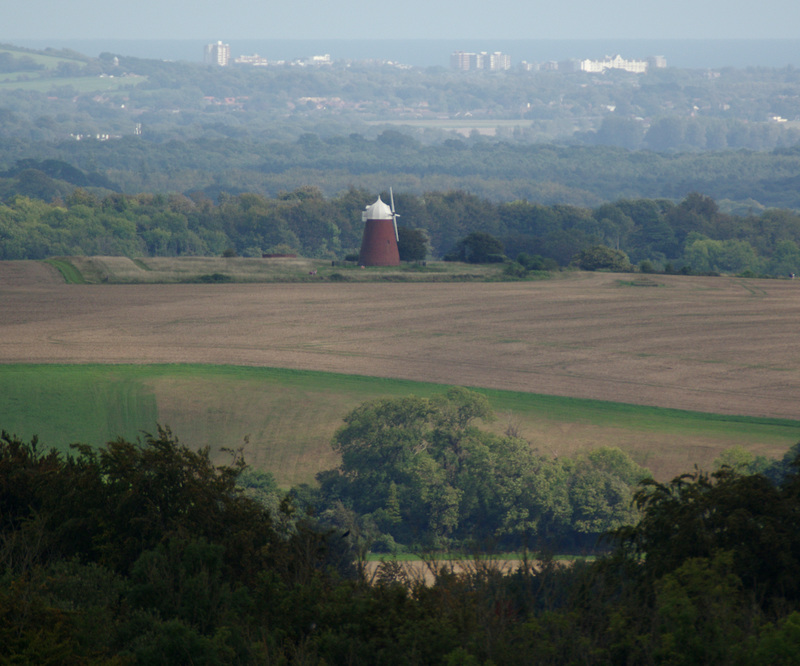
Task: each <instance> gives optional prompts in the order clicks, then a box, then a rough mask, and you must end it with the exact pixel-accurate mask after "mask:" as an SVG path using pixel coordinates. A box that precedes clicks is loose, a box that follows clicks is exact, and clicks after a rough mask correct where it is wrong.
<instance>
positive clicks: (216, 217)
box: [0, 162, 800, 277]
mask: <svg viewBox="0 0 800 666" xmlns="http://www.w3.org/2000/svg"><path fill="white" fill-rule="evenodd" d="M27 166H29V167H34V166H38V167H40V168H39V169H33V168H29V169H27V170H25V171H22V172H20V174H19V177H18V187H21V188H22V189H23V190H24V189H25V187H24V185H25V184H27V185H28V186H31V185H33V184H37V185H40V186H41V187H42V188H52V187H53V186H54V183H55V180H54V179H53V178H51V177H49V176H46V175H44V172H43V170H50V171H51V172H55V171H59V172H60V173H62V175H63V174H64V173H65V172H68V171H69V168H70V167H69V166H68V165H65V164H63V163H59V162H46V163H41V164H40V163H32V162H29V163H28V164H27ZM76 173H78V174H79V175H83V174H80V172H76ZM76 179H77V178H76ZM27 191H28V192H29V196H23V195H21V194H15V195H12V196H10V197H9V198H8V199H7V200H6V202H5V203H3V204H0V259H42V258H46V257H49V256H62V255H125V256H129V257H142V256H192V255H212V256H213V255H217V256H219V255H222V254H223V253H226V254H228V255H238V256H248V257H260V256H261V255H262V253H298V254H300V255H303V256H307V257H315V258H325V259H343V258H344V257H346V256H348V255H350V254H352V253H353V252H357V250H358V248H359V246H360V243H361V234H362V231H363V225H362V224H361V221H360V212H361V211H362V210H363V209H364V207H365V206H366V205H368V204H370V203H372V202H373V201H374V200H375V198H376V196H377V195H376V194H373V193H370V192H367V191H364V190H357V189H349V190H347V191H346V192H344V193H343V194H341V195H339V196H337V197H332V198H325V197H324V196H323V195H322V194H321V192H320V191H319V190H317V189H315V188H302V189H299V190H295V191H293V192H285V193H282V194H281V195H280V196H278V197H276V198H272V199H270V198H266V197H263V196H260V195H256V194H239V195H220V196H219V198H218V202H217V203H215V202H213V201H212V200H210V199H209V198H207V197H206V196H204V195H202V194H196V195H193V196H188V197H187V196H184V195H159V194H155V195H153V194H140V195H124V194H109V195H106V196H105V197H102V198H100V197H98V196H95V195H94V194H92V193H91V192H89V191H87V190H85V189H83V188H77V189H75V188H73V189H72V190H71V191H70V190H66V191H65V192H64V196H63V198H60V196H59V195H56V198H55V199H54V200H52V201H50V202H47V201H44V200H42V199H39V198H34V195H35V194H36V193H35V192H31V191H30V190H27ZM39 194H41V192H39ZM383 196H384V199H386V200H388V197H387V193H385V192H384V193H383ZM395 203H396V207H397V210H398V211H399V212H401V218H400V224H401V225H402V226H401V229H402V230H403V235H402V236H401V251H403V252H404V256H408V258H411V259H424V258H426V256H428V257H430V258H436V257H442V256H445V257H446V258H454V259H462V260H473V261H474V260H476V258H477V257H478V256H479V255H477V254H471V255H470V256H469V257H468V256H467V255H466V254H465V252H464V248H465V246H464V241H465V239H468V238H470V237H472V238H474V235H475V234H483V235H484V236H489V237H491V239H492V240H493V241H494V243H495V246H496V249H495V250H494V251H493V252H494V254H495V255H497V256H496V257H495V258H500V259H502V255H505V257H508V258H509V259H511V260H517V259H519V258H520V256H522V257H523V261H522V262H521V263H525V262H526V260H525V257H527V258H531V257H539V258H540V259H541V260H542V261H540V262H539V268H550V269H553V268H558V267H559V266H562V267H564V266H568V265H570V263H572V262H575V261H576V260H578V259H579V258H580V257H581V253H584V252H587V251H589V250H591V249H593V248H597V247H598V246H600V247H604V248H606V249H611V250H614V251H615V252H616V251H619V252H618V253H621V254H620V257H621V260H620V261H619V262H611V263H603V262H600V263H597V262H595V263H592V262H591V261H586V262H580V261H579V262H578V265H579V266H580V267H581V268H585V269H590V270H591V269H596V268H612V269H616V270H626V269H627V268H629V267H630V265H631V264H633V265H636V266H639V267H640V268H642V269H643V270H650V271H655V270H664V271H679V270H684V271H685V272H694V273H733V274H742V273H747V274H751V275H772V276H783V277H786V276H788V275H790V274H792V273H797V272H800V215H798V214H796V213H793V212H791V211H788V210H779V209H769V210H766V211H763V212H761V213H758V214H755V213H753V214H749V215H732V214H727V213H723V212H721V211H720V210H719V207H718V206H717V204H716V203H715V202H714V201H713V200H711V199H710V198H708V197H705V196H702V195H699V194H697V193H692V194H690V195H689V196H687V197H686V198H685V199H683V200H682V201H681V202H679V203H677V204H676V203H673V202H671V201H668V200H665V199H658V200H650V199H638V200H626V199H623V200H619V201H616V202H614V203H608V204H603V205H600V206H598V207H596V208H583V207H577V206H567V205H552V206H545V205H541V204H536V203H532V202H529V201H513V202H510V203H502V204H496V203H493V202H491V201H489V200H486V199H481V198H479V197H477V196H475V195H472V194H468V193H466V192H463V191H447V192H427V193H425V194H424V195H421V196H417V195H414V194H410V193H403V192H398V193H397V194H396V195H395ZM412 230H413V233H412ZM404 243H405V246H404ZM495 246H493V247H495ZM405 250H408V251H409V254H408V255H406V254H405ZM411 250H413V252H412V251H411ZM528 267H530V266H528ZM519 274H520V275H522V276H524V271H522V272H521V273H519ZM507 275H508V276H510V277H511V276H514V275H515V273H514V271H513V270H509V271H508V272H507Z"/></svg>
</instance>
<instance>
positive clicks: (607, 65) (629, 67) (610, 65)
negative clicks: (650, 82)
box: [578, 55, 647, 74]
mask: <svg viewBox="0 0 800 666" xmlns="http://www.w3.org/2000/svg"><path fill="white" fill-rule="evenodd" d="M578 69H579V70H580V71H581V72H602V71H604V70H606V69H622V70H625V71H626V72H632V73H634V74H645V73H646V72H647V61H646V60H625V58H623V57H622V56H621V55H615V56H614V57H613V58H612V57H610V56H606V57H605V59H603V60H588V59H587V60H581V61H579V63H578Z"/></svg>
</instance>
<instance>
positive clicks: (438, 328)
mask: <svg viewBox="0 0 800 666" xmlns="http://www.w3.org/2000/svg"><path fill="white" fill-rule="evenodd" d="M120 261H125V262H127V264H126V265H128V266H130V265H133V266H134V267H136V270H141V271H142V272H149V271H151V270H158V262H154V260H146V264H145V266H146V270H145V269H144V268H141V266H138V263H139V262H130V261H129V260H120ZM198 261H201V260H198ZM256 261H257V260H256ZM215 266H216V267H218V266H219V264H213V263H209V264H203V267H202V270H204V271H206V270H212V269H213V268H214V267H215ZM356 272H357V274H359V275H365V276H366V275H369V274H370V273H371V271H369V270H366V271H360V272H359V271H356ZM81 275H86V273H85V272H83V271H81ZM98 275H99V274H98ZM372 275H373V277H374V278H375V279H376V280H377V281H375V282H372V283H360V282H352V283H351V282H346V281H345V282H332V281H327V280H322V281H319V282H316V283H315V284H304V283H297V284H293V283H280V282H273V283H263V282H262V283H253V284H239V283H228V284H142V285H133V284H130V285H126V284H65V283H64V281H63V278H61V276H60V275H59V273H58V271H57V270H56V268H54V267H53V266H51V265H47V264H44V263H38V262H0V308H1V309H2V313H3V317H2V318H1V319H0V364H4V365H2V366H0V375H2V386H0V390H2V395H3V400H4V402H3V403H2V404H1V405H0V408H1V409H2V411H1V412H0V427H3V428H6V429H11V430H17V431H18V432H19V433H20V434H21V435H24V436H26V437H27V436H30V435H32V434H33V433H34V432H38V433H39V434H40V435H41V436H42V438H43V439H47V440H49V442H48V443H51V444H52V443H56V442H55V440H56V439H57V440H58V443H59V444H60V445H64V444H65V443H66V442H67V441H68V440H70V439H80V440H91V441H92V442H97V441H103V440H104V439H106V438H108V437H109V436H114V435H117V434H123V435H125V436H132V434H135V433H136V431H137V430H140V429H145V430H152V429H153V428H154V427H155V423H156V421H158V422H161V423H162V424H168V425H170V426H172V427H173V428H174V429H175V431H176V432H177V433H178V435H179V436H181V437H182V438H183V439H184V440H185V441H187V442H190V443H192V444H196V445H205V444H208V445H210V446H211V447H212V449H214V450H217V449H218V448H219V447H220V446H222V445H225V446H238V445H239V444H241V442H242V441H243V440H244V437H245V436H246V435H249V436H250V445H249V449H248V458H249V459H250V460H251V462H253V464H256V465H257V466H259V467H262V468H266V469H270V470H272V471H273V472H274V473H275V474H276V476H277V477H278V478H279V479H280V480H281V482H282V483H294V482H296V481H299V480H308V479H310V478H311V477H312V476H313V473H314V472H315V471H317V470H319V469H325V468H327V467H330V466H332V465H333V464H335V458H334V456H333V454H332V453H331V452H330V450H329V449H328V442H329V440H330V436H331V434H332V433H333V431H334V430H335V428H336V427H337V425H338V424H339V423H340V420H341V418H342V416H344V415H345V414H346V413H347V411H349V410H350V409H352V408H353V407H355V406H356V405H357V404H359V403H360V402H361V401H363V400H364V399H367V398H370V397H373V396H378V395H401V394H406V393H411V392H413V393H422V394H426V393H429V392H431V391H436V390H441V389H440V388H439V386H441V385H461V386H470V387H481V390H484V391H486V393H487V395H489V397H490V399H491V400H492V403H493V405H494V407H495V409H496V410H497V412H498V417H499V420H498V422H497V423H496V424H495V425H494V426H493V427H495V428H497V429H499V430H502V429H504V428H505V427H506V426H507V425H508V424H509V423H512V424H514V425H515V427H516V428H517V429H518V430H519V432H520V433H521V434H522V435H523V436H524V437H525V438H526V439H528V440H529V441H531V442H532V444H533V445H534V446H535V447H537V448H538V449H539V450H541V451H542V452H545V453H549V454H553V455H568V454H571V453H574V452H575V451H577V450H580V449H585V448H589V447H594V446H600V445H609V444H611V445H619V446H621V447H622V448H624V449H625V450H627V451H629V452H630V453H631V454H632V455H633V456H634V458H635V459H636V460H637V461H638V462H639V463H641V464H644V465H646V466H648V467H649V468H650V469H651V470H653V472H654V473H655V474H656V475H657V476H658V477H659V478H668V477H669V476H671V475H673V474H677V473H680V472H683V471H686V470H690V469H692V467H693V466H694V465H695V464H699V465H701V466H708V465H709V464H710V463H711V461H712V460H713V459H714V458H716V457H717V456H718V454H719V452H720V451H721V450H723V449H725V448H729V447H731V446H734V445H742V446H745V447H747V448H749V449H751V450H752V451H753V452H755V453H761V454H765V455H769V456H779V455H782V453H783V452H784V451H785V450H786V449H787V448H788V447H789V446H790V445H792V444H793V443H795V442H796V441H797V440H798V439H800V430H799V429H798V423H797V422H798V420H800V406H799V405H798V403H797V399H796V397H797V396H798V395H800V349H799V348H798V345H797V344H796V327H797V322H798V321H800V288H798V285H797V284H795V283H794V282H792V281H789V280H743V279H736V278H696V277H683V276H651V278H650V279H652V280H653V281H655V283H656V284H655V286H652V285H651V286H650V287H649V288H647V289H643V288H641V287H638V286H635V285H633V284H632V283H631V278H630V277H629V276H619V275H612V274H581V273H576V274H568V275H562V276H560V277H558V278H556V279H552V280H545V281H538V282H525V283H502V282H495V283H485V282H471V283H459V282H443V283H440V284H439V283H430V282H422V283H393V282H387V283H383V282H382V277H381V273H380V272H375V273H372ZM99 280H100V281H102V277H101V276H100V277H99ZM103 366H108V367H107V368H104V367H103ZM270 368H284V370H275V369H270ZM303 371H317V372H316V373H315V372H311V373H310V374H308V373H304V372H303ZM52 373H55V374H52ZM84 373H85V374H84ZM15 387H18V388H15ZM32 396H33V397H32ZM71 399H74V400H78V401H79V404H76V405H75V406H73V407H70V406H65V405H69V400H71ZM576 399H577V400H576ZM107 401H111V402H107ZM663 408H668V409H663ZM59 414H62V416H58V415H59ZM72 415H74V423H73V424H72V425H75V423H77V424H85V427H84V429H80V428H78V429H75V430H70V429H69V428H71V427H72V426H70V425H69V423H68V422H67V421H65V420H64V419H70V418H72ZM740 415H746V416H748V417H755V418H741V417H740ZM51 417H52V418H51ZM48 423H52V425H48ZM65 424H66V425H65ZM36 425H39V426H40V427H34V426H36ZM68 426H69V427H68ZM73 432H74V435H73V434H70V435H69V436H67V433H73ZM51 438H52V439H51Z"/></svg>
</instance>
